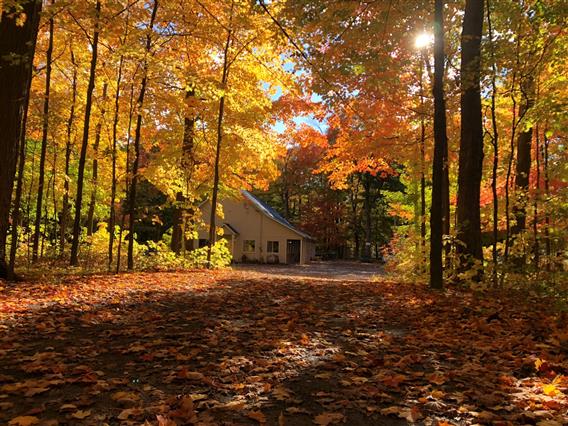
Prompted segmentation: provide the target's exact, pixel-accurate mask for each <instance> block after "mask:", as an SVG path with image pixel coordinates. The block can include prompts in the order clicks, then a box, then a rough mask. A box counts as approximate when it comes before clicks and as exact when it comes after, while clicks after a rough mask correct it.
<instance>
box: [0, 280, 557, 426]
mask: <svg viewBox="0 0 568 426" xmlns="http://www.w3.org/2000/svg"><path fill="white" fill-rule="evenodd" d="M0 297H3V298H4V301H5V302H6V303H5V304H4V305H3V306H2V309H0V328H1V329H2V331H3V333H2V334H0V365H1V366H2V367H3V368H5V371H4V370H3V371H2V372H0V381H1V382H2V385H0V410H1V411H0V423H2V424H8V425H10V426H26V425H40V426H43V425H51V424H56V423H57V421H58V419H59V420H61V423H62V424H78V425H79V424H105V423H106V424H124V425H128V424H144V425H156V424H158V425H161V426H177V425H181V424H202V425H214V424H222V423H223V422H226V423H229V424H230V423H237V424H238V423H243V422H244V423H247V422H248V423H258V424H261V425H264V424H278V425H279V426H284V425H286V424H288V425H294V424H297V423H298V421H299V419H302V422H304V423H305V422H306V421H307V422H312V423H313V424H315V425H318V426H322V425H334V424H350V423H353V418H352V417H350V416H352V413H356V415H357V416H359V419H364V420H362V422H363V424H365V422H366V424H383V423H388V419H386V420H385V418H386V417H392V419H391V420H393V421H395V422H400V421H402V422H407V423H418V424H421V423H425V424H432V425H436V424H437V425H439V426H449V425H454V424H463V425H468V424H473V423H486V424H487V423H493V424H496V425H500V424H504V425H505V424H525V423H526V424H536V425H540V426H557V425H559V424H567V423H568V419H567V418H566V414H565V413H566V412H567V410H568V397H567V396H566V395H567V394H568V378H567V376H568V366H567V363H566V353H565V352H563V349H562V346H560V344H559V343H557V342H559V341H560V340H559V339H558V338H557V337H556V336H558V335H560V334H559V333H560V331H559V330H555V331H554V333H553V334H550V333H549V332H548V328H547V327H550V324H556V322H555V320H554V319H551V318H549V317H546V316H545V314H544V313H542V312H541V311H539V310H538V309H534V308H533V306H538V304H537V303H536V302H535V301H531V300H529V301H527V302H524V301H519V300H515V299H507V298H506V297H503V298H502V299H500V300H497V299H495V300H490V299H487V300H486V299H480V300H474V299H473V298H471V297H470V295H468V294H467V293H457V292H456V293H447V294H431V293H430V292H429V291H428V290H426V289H424V288H422V287H420V286H417V285H414V286H411V285H404V284H396V283H388V282H375V283H370V282H350V283H342V282H332V281H325V280H318V279H313V280H305V279H302V280H295V279H274V278H272V277H270V276H267V275H254V274H250V273H241V272H238V271H237V272H217V271H209V272H207V273H195V274H132V275H128V276H118V277H106V276H105V277H89V278H86V279H85V278H83V279H81V278H76V279H75V278H73V279H71V280H69V281H66V282H64V283H59V284H58V285H52V284H49V283H39V284H38V283H34V284H27V283H22V284H21V287H17V288H7V289H6V290H4V291H3V292H2V293H1V294H0ZM497 305H498V306H497ZM494 312H499V320H498V321H497V320H495V321H490V322H488V321H486V318H488V316H490V315H492V313H494ZM546 315H549V314H546ZM549 336H554V338H551V337H549ZM361 416H362V417H361ZM449 419H451V420H449ZM357 421H359V420H357ZM26 422H27V423H26Z"/></svg>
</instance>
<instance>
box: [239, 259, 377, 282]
mask: <svg viewBox="0 0 568 426" xmlns="http://www.w3.org/2000/svg"><path fill="white" fill-rule="evenodd" d="M233 269H235V270H237V271H247V272H251V273H256V274H259V275H270V276H272V277H281V278H287V277H298V278H319V279H325V280H340V281H370V280H371V279H372V278H373V277H375V276H377V275H383V274H384V270H383V268H382V266H381V265H379V264H377V263H361V262H349V261H327V262H323V261H319V262H310V263H307V264H305V265H267V264H252V263H249V264H243V263H241V264H237V265H234V266H233Z"/></svg>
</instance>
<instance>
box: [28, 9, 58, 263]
mask: <svg viewBox="0 0 568 426" xmlns="http://www.w3.org/2000/svg"><path fill="white" fill-rule="evenodd" d="M54 3H55V1H52V2H51V4H52V5H53V4H54ZM53 36H54V22H53V15H51V16H50V18H49V41H48V43H47V52H46V60H45V94H44V98H43V123H42V136H41V152H40V156H39V178H38V184H37V200H36V217H35V228H34V238H33V247H32V262H34V263H35V262H37V260H38V248H39V236H40V233H41V218H42V212H41V210H42V203H43V192H44V191H43V187H44V182H45V157H46V154H47V132H48V130H49V95H50V90H51V61H52V55H53Z"/></svg>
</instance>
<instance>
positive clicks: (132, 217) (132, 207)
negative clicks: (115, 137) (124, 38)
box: [128, 0, 158, 270]
mask: <svg viewBox="0 0 568 426" xmlns="http://www.w3.org/2000/svg"><path fill="white" fill-rule="evenodd" d="M157 13H158V0H154V7H153V8H152V15H151V16H150V24H149V25H148V32H147V33H146V46H145V51H144V60H143V63H142V82H141V83H140V94H139V95H138V102H137V108H138V112H137V116H136V128H135V131H134V159H133V161H132V181H131V183H130V197H129V206H128V214H129V219H128V229H129V234H128V269H130V270H132V269H134V223H135V221H136V189H137V184H138V166H139V162H140V138H141V131H142V108H143V107H144V97H145V95H146V88H147V86H148V61H149V58H148V56H149V55H150V51H151V49H152V32H153V31H154V22H155V21H156V14H157Z"/></svg>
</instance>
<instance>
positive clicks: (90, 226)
mask: <svg viewBox="0 0 568 426" xmlns="http://www.w3.org/2000/svg"><path fill="white" fill-rule="evenodd" d="M103 65H104V64H103ZM107 88H108V83H106V82H105V83H104V85H103V97H102V99H101V117H100V119H99V122H98V123H97V127H96V128H95V143H94V144H93V175H92V179H91V185H92V188H91V200H90V202H89V210H88V213H87V235H89V236H90V235H92V234H93V231H94V218H95V205H96V203H97V186H98V183H99V159H98V156H99V145H100V143H101V130H102V126H103V122H104V120H105V113H106V108H105V103H106V100H107Z"/></svg>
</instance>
